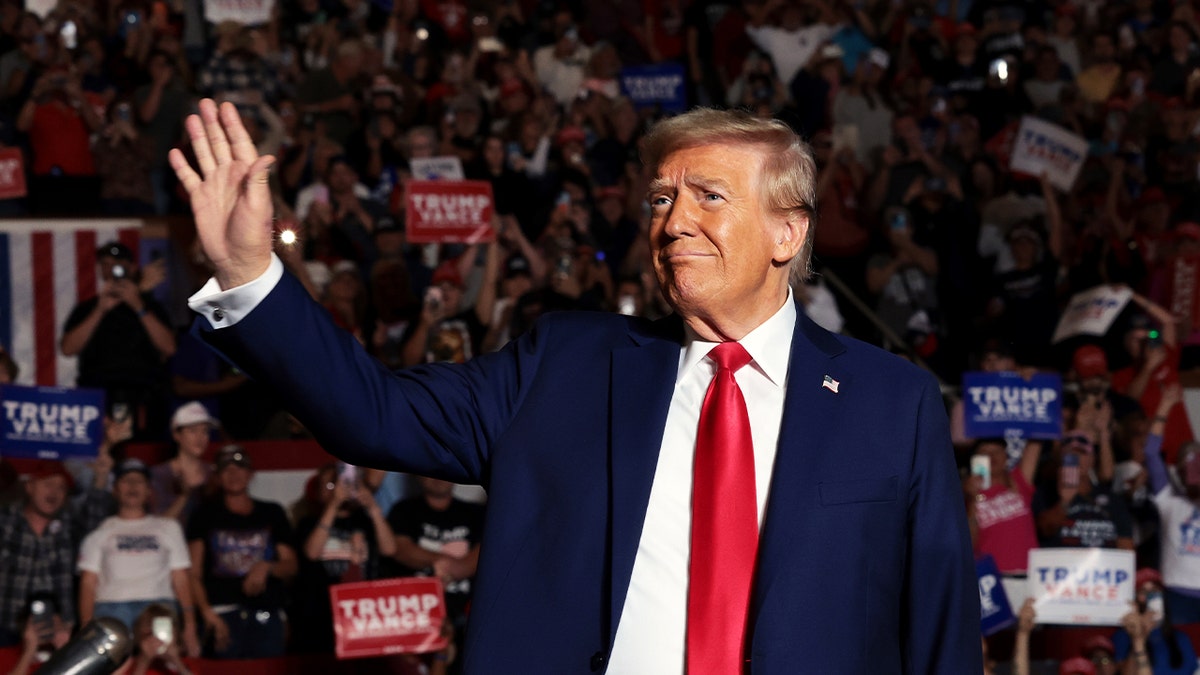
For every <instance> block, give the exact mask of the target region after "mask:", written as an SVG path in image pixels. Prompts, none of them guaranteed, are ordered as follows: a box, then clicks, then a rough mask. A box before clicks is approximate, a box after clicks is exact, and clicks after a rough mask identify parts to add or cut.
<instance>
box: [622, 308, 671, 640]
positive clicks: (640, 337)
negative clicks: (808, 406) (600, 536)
mask: <svg viewBox="0 0 1200 675" xmlns="http://www.w3.org/2000/svg"><path fill="white" fill-rule="evenodd" d="M630 337H631V339H632V342H631V344H630V345H629V346H627V347H623V348H617V349H614V350H613V353H612V389H611V390H610V393H609V396H610V410H611V411H612V418H611V419H610V421H609V424H610V430H609V438H610V439H611V443H612V447H611V450H610V458H611V466H610V474H611V487H610V489H611V491H612V492H611V504H612V507H611V508H612V518H611V522H610V524H609V526H610V531H609V537H610V546H611V558H610V564H611V577H610V578H611V588H610V589H609V590H610V614H609V633H608V640H609V644H610V645H611V643H612V640H613V638H614V636H615V635H616V632H617V621H618V619H619V618H620V616H621V608H622V606H623V605H624V604H625V595H626V593H627V591H628V589H629V578H630V575H631V574H632V573H633V559H634V556H635V555H636V554H637V548H638V541H639V540H640V538H641V533H642V524H643V523H644V521H645V518H646V505H647V503H648V502H649V500H650V486H651V484H652V483H653V481H654V472H655V469H656V467H657V465H658V454H659V450H660V448H661V447H662V436H663V430H664V428H665V426H666V419H667V410H668V408H669V407H670V405H671V396H672V394H673V393H674V391H675V378H676V375H677V373H678V370H679V346H680V341H681V339H682V325H681V324H680V322H679V321H678V319H676V318H674V317H669V318H668V319H664V320H662V321H659V322H657V323H655V324H654V326H653V328H652V329H651V330H649V331H644V332H643V331H638V330H636V329H634V330H631V331H630Z"/></svg>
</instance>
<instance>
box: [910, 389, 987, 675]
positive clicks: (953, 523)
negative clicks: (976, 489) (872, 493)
mask: <svg viewBox="0 0 1200 675" xmlns="http://www.w3.org/2000/svg"><path fill="white" fill-rule="evenodd" d="M916 443H917V447H916V449H915V452H914V453H913V467H912V477H913V478H912V484H911V488H910V492H909V495H908V498H909V501H908V534H909V536H908V546H909V549H908V555H907V565H906V569H905V585H906V588H905V593H904V611H905V612H906V613H907V616H905V617H903V618H904V621H903V622H902V624H903V626H904V629H903V630H904V631H905V634H904V635H903V640H904V644H903V646H904V650H905V659H904V662H905V668H904V672H905V673H908V674H911V675H933V674H935V673H936V674H937V675H962V674H963V673H981V672H983V655H982V650H981V647H980V628H979V626H980V619H979V582H978V580H977V579H976V575H975V566H974V560H973V557H972V554H971V538H970V534H969V533H968V530H967V520H966V509H965V507H964V506H963V498H962V486H961V484H960V483H959V479H958V471H957V468H956V466H955V463H954V450H953V448H951V445H950V429H949V424H948V422H947V420H946V414H945V410H944V406H943V405H942V400H941V396H940V395H939V393H938V388H937V385H936V384H935V383H933V382H932V380H930V381H929V382H928V383H927V384H926V386H925V389H924V392H923V393H922V396H921V403H920V408H919V410H918V414H917V438H916Z"/></svg>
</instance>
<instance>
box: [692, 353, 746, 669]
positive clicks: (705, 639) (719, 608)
mask: <svg viewBox="0 0 1200 675" xmlns="http://www.w3.org/2000/svg"><path fill="white" fill-rule="evenodd" d="M708 358H710V359H712V361H713V362H714V363H716V364H717V374H716V375H715V376H713V380H712V384H710V385H709V386H708V393H707V394H705V395H704V407H703V408H701V410H700V427H699V431H698V433H697V435H696V458H695V464H694V466H693V469H692V472H693V480H694V483H693V486H692V551H691V560H690V562H689V566H688V621H687V674H688V675H732V674H735V673H741V672H742V663H743V660H744V656H743V645H744V642H745V636H746V617H747V614H748V612H749V607H750V584H751V581H752V580H753V578H754V558H755V554H756V552H757V550H758V502H757V499H756V497H755V491H754V445H753V441H752V439H751V436H750V417H749V415H748V414H747V413H746V399H745V397H743V396H742V390H741V388H740V387H738V384H737V380H735V379H734V377H733V375H734V373H735V372H737V370H738V369H739V368H741V367H742V366H744V365H746V364H747V363H750V354H748V353H747V352H746V349H745V348H744V347H742V346H741V345H740V344H738V343H736V342H723V343H721V344H719V345H717V346H716V347H714V348H713V350H712V351H711V352H709V353H708Z"/></svg>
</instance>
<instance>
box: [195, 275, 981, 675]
mask: <svg viewBox="0 0 1200 675" xmlns="http://www.w3.org/2000/svg"><path fill="white" fill-rule="evenodd" d="M198 326H199V328H200V331H201V333H202V335H203V337H204V339H206V340H207V341H208V342H209V343H210V344H212V345H213V346H214V347H215V348H216V349H218V350H219V351H221V352H222V353H223V354H224V355H225V356H226V357H227V358H229V359H230V360H231V361H232V362H234V363H235V364H237V365H238V366H239V367H240V368H242V369H243V370H244V371H245V372H247V373H248V374H250V375H251V376H252V377H255V378H257V379H259V380H263V381H266V382H269V383H270V384H272V385H273V386H274V387H275V388H276V389H277V390H278V392H279V394H280V395H281V396H282V397H283V398H284V399H285V400H286V404H287V406H288V407H289V409H290V410H291V411H292V412H293V413H294V414H295V415H296V416H297V417H298V418H299V419H300V420H301V421H302V422H303V423H304V424H305V425H306V426H307V427H308V428H309V429H310V430H311V431H312V432H313V434H314V435H315V436H316V438H317V439H318V440H319V441H320V442H321V444H322V445H323V446H324V447H325V448H327V449H328V450H329V451H330V452H332V453H334V454H335V455H337V456H339V457H341V458H343V459H345V460H347V461H349V462H352V463H355V464H361V465H366V466H374V467H379V468H385V469H395V470H403V471H410V472H415V473H419V474H425V475H430V476H437V477H441V478H445V479H448V480H452V481H456V482H461V483H479V484H482V485H483V486H484V487H486V488H487V490H488V497H489V503H488V513H487V520H486V524H485V526H484V535H483V545H482V547H481V559H480V563H479V570H478V574H477V576H476V582H475V596H474V600H473V606H472V613H471V621H470V626H469V627H468V635H467V641H466V646H465V653H464V656H463V658H464V659H465V672H467V673H505V674H506V673H547V674H553V675H565V674H571V673H588V672H596V671H600V670H603V668H604V664H605V661H606V659H607V655H608V653H609V650H610V649H611V647H612V642H613V637H614V635H615V633H616V627H617V622H618V620H619V618H620V615H621V607H622V604H623V603H624V601H625V594H626V590H627V588H628V585H629V577H630V573H631V571H632V569H633V560H634V555H635V553H636V551H637V547H638V539H639V536H640V534H641V528H642V523H643V520H644V516H645V511H646V504H647V500H648V499H649V495H650V485H651V481H652V479H653V476H654V470H655V466H656V462H657V458H658V452H659V447H660V445H661V441H662V435H663V428H664V424H665V420H666V415H667V408H668V405H669V403H670V400H671V396H672V393H673V390H674V383H675V376H676V370H677V369H678V362H679V348H680V344H681V340H682V338H683V330H682V324H681V322H680V321H679V320H678V319H677V318H672V319H667V320H663V321H659V322H653V323H651V322H648V321H644V320H639V319H630V318H627V317H623V316H619V315H615V314H613V315H602V314H586V313H577V314H558V315H550V316H547V317H545V318H543V319H542V320H540V321H539V322H538V324H537V326H536V328H535V329H534V330H533V331H531V332H530V333H529V334H527V335H524V336H522V337H521V338H519V339H517V340H515V341H514V342H513V343H511V344H509V345H508V346H507V347H506V348H505V349H503V350H502V351H500V352H498V353H495V354H488V355H485V356H481V357H479V358H476V359H475V360H473V361H471V362H470V363H468V364H465V365H430V366H422V367H418V368H413V369H410V370H406V371H401V372H399V373H391V372H388V371H387V370H386V369H384V368H383V367H382V366H381V365H380V364H379V363H378V362H377V361H376V360H374V359H373V358H371V357H370V356H368V355H367V354H366V353H365V352H364V351H363V350H362V349H361V348H360V346H359V345H358V344H357V343H356V342H355V341H354V339H353V338H351V337H350V336H349V335H348V334H347V333H345V332H344V331H342V330H340V329H338V328H337V327H335V326H334V324H333V323H332V321H331V320H330V319H329V315H328V312H327V311H326V310H325V309H324V308H322V307H321V306H320V305H318V304H317V303H315V302H313V301H312V300H310V299H309V298H308V296H307V294H306V293H305V291H304V289H303V288H302V287H301V286H300V285H299V283H297V282H296V280H295V279H294V278H293V277H291V276H290V275H287V274H285V275H284V278H283V280H282V281H281V282H280V283H279V285H278V286H277V287H276V288H275V289H274V290H273V291H272V292H271V294H270V295H269V296H268V297H267V298H266V299H265V300H264V301H263V302H262V303H261V304H260V305H259V306H258V307H257V308H255V309H254V310H253V311H252V312H251V313H250V314H249V315H248V316H247V317H246V318H244V319H243V320H241V321H240V322H239V323H237V324H236V325H234V326H232V327H229V328H224V329H221V330H219V331H217V330H212V329H211V327H209V326H208V324H207V322H205V321H204V320H203V319H202V320H201V321H200V322H199V324H198ZM826 375H829V376H831V377H832V378H834V379H835V380H837V381H838V382H839V385H838V392H837V393H834V392H832V391H830V390H828V389H826V388H824V387H822V382H823V380H824V378H825V376H826ZM755 584H756V586H755V590H754V598H753V603H752V607H751V612H752V619H751V621H752V631H753V634H752V639H751V645H750V648H749V654H748V656H749V658H750V661H751V663H750V666H749V670H750V671H751V672H754V673H779V674H785V673H786V674H789V675H791V674H795V673H817V674H820V675H842V674H845V675H852V674H862V675H886V674H890V673H912V674H914V675H915V674H921V675H925V674H932V673H938V674H944V675H975V674H976V673H980V672H982V665H981V658H980V640H979V600H978V596H977V583H976V580H975V573H974V566H973V563H972V558H971V547H970V541H969V537H968V533H967V527H966V518H965V510H964V506H963V499H962V491H961V488H960V484H959V480H958V474H957V472H956V469H955V464H954V458H953V453H952V450H951V446H950V437H949V430H948V425H947V422H946V415H945V410H944V408H943V405H942V400H941V397H940V395H939V391H938V387H937V385H936V383H935V382H934V380H933V379H932V378H931V377H930V376H929V375H927V374H926V373H924V372H922V371H920V370H919V369H917V368H915V367H914V366H912V365H910V364H908V363H907V362H904V361H902V360H900V359H898V358H895V357H894V356H891V355H889V354H887V353H885V352H883V351H881V350H878V349H876V348H874V347H870V346H868V345H865V344H863V343H860V342H856V341H854V340H849V339H845V338H841V337H837V336H834V335H832V334H830V333H828V332H826V331H824V330H823V329H821V328H819V327H818V326H816V325H815V324H814V323H812V322H811V321H810V320H809V319H807V318H806V317H804V315H803V312H801V313H800V318H799V320H798V323H797V326H796V331H795V338H794V340H793V343H792V354H791V362H790V368H789V374H788V384H787V395H786V403H785V409H784V414H783V421H782V427H781V429H780V435H779V450H778V455H777V458H776V460H775V468H774V474H773V478H772V481H771V485H770V498H769V503H768V506H767V512H766V516H765V520H764V523H763V530H762V536H761V544H760V552H759V567H758V570H757V573H756V582H755ZM655 675H657V674H655Z"/></svg>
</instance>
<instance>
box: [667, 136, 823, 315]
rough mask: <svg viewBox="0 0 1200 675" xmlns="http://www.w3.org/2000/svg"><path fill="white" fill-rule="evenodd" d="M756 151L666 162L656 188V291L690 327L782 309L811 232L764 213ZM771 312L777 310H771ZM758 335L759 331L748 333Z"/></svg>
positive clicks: (715, 150) (737, 149) (725, 149)
mask: <svg viewBox="0 0 1200 675" xmlns="http://www.w3.org/2000/svg"><path fill="white" fill-rule="evenodd" d="M763 159H764V153H763V150H761V149H760V148H758V147H750V146H744V145H741V146H738V145H704V146H698V147H693V148H684V149H682V150H677V151H675V152H673V153H671V154H670V155H668V156H667V157H666V158H665V159H664V160H663V162H662V164H661V165H660V166H659V168H658V175H657V177H656V179H655V180H654V181H652V183H651V189H650V192H649V200H650V206H651V215H650V248H651V255H652V257H653V260H654V271H655V273H656V274H657V276H658V283H659V285H660V286H661V287H662V290H663V293H664V294H665V296H666V297H667V299H668V301H670V303H671V305H672V306H673V307H674V308H675V309H676V310H677V311H678V312H679V313H680V315H681V316H683V318H684V319H685V320H689V319H698V320H700V321H707V320H710V319H712V320H716V321H718V322H722V323H725V322H729V321H735V320H736V317H740V316H746V313H747V312H752V311H754V310H756V309H757V310H758V311H762V310H763V308H765V307H768V306H770V309H772V310H774V309H777V308H778V303H779V301H780V293H785V292H786V291H784V287H785V285H786V280H787V274H788V271H787V263H788V262H789V261H790V260H791V259H792V257H794V256H795V255H796V254H797V253H798V252H799V248H800V245H801V243H802V242H803V239H804V236H803V235H804V230H805V229H806V228H807V224H805V223H801V224H799V225H797V226H796V227H792V226H791V225H789V223H788V220H787V219H786V218H785V217H783V216H780V215H776V214H772V213H769V212H768V211H767V210H766V209H765V208H764V199H763V192H762V185H761V181H760V170H761V168H762V164H763ZM772 305H773V306H772ZM750 328H753V326H750Z"/></svg>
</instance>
